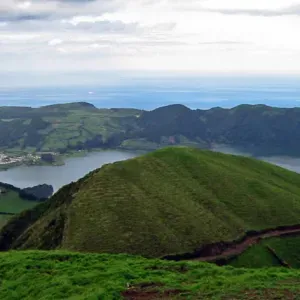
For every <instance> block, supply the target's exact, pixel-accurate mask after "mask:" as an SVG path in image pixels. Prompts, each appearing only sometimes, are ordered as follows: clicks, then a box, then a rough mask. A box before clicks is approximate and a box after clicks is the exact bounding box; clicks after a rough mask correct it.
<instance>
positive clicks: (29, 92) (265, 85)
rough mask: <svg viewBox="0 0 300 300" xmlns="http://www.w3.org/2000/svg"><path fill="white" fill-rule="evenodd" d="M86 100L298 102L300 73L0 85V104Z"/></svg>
mask: <svg viewBox="0 0 300 300" xmlns="http://www.w3.org/2000/svg"><path fill="white" fill-rule="evenodd" d="M76 101H85V102H89V103H92V104H94V105H95V106H97V107H99V108H121V107H122V108H123V107H124V108H125V107H126V108H138V109H146V110H151V109H154V108H157V107H160V106H164V105H169V104H175V103H180V104H184V105H186V106H188V107H190V108H192V109H196V108H199V109H209V108H211V107H216V106H220V107H224V108H231V107H234V106H237V105H239V104H266V105H270V106H276V107H298V106H300V77H292V76H287V77H278V76H277V77H275V76H274V77H253V76H251V77H245V76H244V77H240V78H239V77H212V76H211V77H190V78H188V77H182V78H180V77H178V78H172V77H170V78H166V77H163V78H155V79H151V78H148V79H147V78H146V79H145V78H143V79H141V80H138V79H135V80H132V81H126V82H124V83H123V84H116V85H112V84H111V85H107V86H105V85H101V83H99V84H86V85H83V84H81V85H78V84H76V85H75V84H74V85H66V86H64V85H61V84H60V85H58V86H55V85H52V86H44V87H43V86H39V87H21V88H11V87H0V106H32V107H39V106H43V105H49V104H56V103H66V102H76Z"/></svg>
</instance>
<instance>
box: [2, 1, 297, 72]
mask: <svg viewBox="0 0 300 300" xmlns="http://www.w3.org/2000/svg"><path fill="white" fill-rule="evenodd" d="M299 29H300V1H295V0H294V1H291V0H26V1H23V0H0V62H1V63H0V73H1V74H5V73H8V72H12V73H19V74H26V73H30V72H44V73H47V74H50V73H51V74H55V73H57V74H59V73H62V72H77V73H78V72H79V73H80V72H82V73H86V72H94V71H101V72H104V74H105V72H110V74H111V73H114V72H123V71H130V72H158V73H159V72H161V73H163V72H167V73H168V72H169V73H170V74H172V73H174V74H175V73H176V74H177V73H182V74H183V73H185V72H191V73H193V72H194V73H202V74H208V73H243V74H248V73H249V74H250V73H259V74H265V73H267V74H300V39H299ZM104 76H105V75H104Z"/></svg>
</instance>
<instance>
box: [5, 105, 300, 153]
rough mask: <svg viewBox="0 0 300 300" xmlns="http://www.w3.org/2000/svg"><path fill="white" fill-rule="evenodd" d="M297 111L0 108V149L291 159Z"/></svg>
mask: <svg viewBox="0 0 300 300" xmlns="http://www.w3.org/2000/svg"><path fill="white" fill-rule="evenodd" d="M299 120H300V108H292V109H283V108H274V107H268V106H265V105H254V106H251V105H240V106H237V107H235V108H233V109H222V108H213V109H210V110H190V109H189V108H187V107H185V106H183V105H171V106H167V107H161V108H158V109H155V110H153V111H149V112H147V111H141V110H136V109H97V108H95V107H94V106H93V105H91V104H88V103H84V102H79V103H69V104H62V105H50V106H45V107H41V108H36V109H33V108H28V107H23V108H22V107H0V131H1V133H2V134H1V137H0V149H2V150H6V151H9V152H11V153H20V152H22V151H23V152H26V153H29V152H34V151H38V152H39V151H43V152H49V151H54V152H61V153H65V152H68V151H73V150H82V149H85V150H88V149H93V148H123V149H134V150H154V149H157V148H160V147H162V146H165V145H174V144H175V145H197V146H200V147H202V148H210V147H211V146H212V144H214V143H216V144H220V143H221V144H227V145H231V146H235V147H238V148H240V149H241V150H244V151H248V152H250V153H253V154H254V155H271V154H286V155H297V154H298V153H299V151H300V142H299V141H300V130H299V129H300V121H299Z"/></svg>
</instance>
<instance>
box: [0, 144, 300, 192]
mask: <svg viewBox="0 0 300 300" xmlns="http://www.w3.org/2000/svg"><path fill="white" fill-rule="evenodd" d="M213 150H215V151H219V152H223V153H229V154H236V155H243V156H250V154H249V153H243V152H240V151H237V150H236V149H234V148H232V147H228V146H222V145H218V146H216V147H215V148H214V149H213ZM137 155H138V154H137V153H134V152H132V153H130V152H123V151H102V152H92V153H89V154H88V155H87V156H84V157H74V158H69V159H67V160H66V161H65V165H64V166H58V167H52V166H31V167H27V166H20V167H16V168H13V169H9V170H8V171H3V172H0V182H5V183H9V184H12V185H14V186H16V187H19V188H26V187H30V186H35V185H38V184H43V183H47V184H51V185H52V186H53V187H54V190H55V191H57V190H58V189H59V188H61V187H62V186H64V185H66V184H68V183H70V182H72V181H76V180H78V179H79V178H81V177H83V176H85V175H86V174H87V173H89V172H91V171H93V170H95V169H97V168H100V167H101V166H103V165H104V164H107V163H112V162H115V161H121V160H126V159H130V158H133V157H136V156H137ZM258 159H262V160H264V161H267V162H270V163H272V164H276V165H279V166H281V167H283V168H286V169H289V170H292V171H295V172H298V173H300V158H292V157H284V156H281V157H279V156H272V157H258Z"/></svg>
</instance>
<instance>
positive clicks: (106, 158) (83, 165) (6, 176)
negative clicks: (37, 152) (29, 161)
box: [0, 151, 137, 191]
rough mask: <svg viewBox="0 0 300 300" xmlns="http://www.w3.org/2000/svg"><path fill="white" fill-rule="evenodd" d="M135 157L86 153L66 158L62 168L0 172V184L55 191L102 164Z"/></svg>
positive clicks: (23, 168) (20, 169) (105, 152)
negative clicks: (46, 187) (39, 187)
mask: <svg viewBox="0 0 300 300" xmlns="http://www.w3.org/2000/svg"><path fill="white" fill-rule="evenodd" d="M135 156H137V154H135V153H129V152H122V151H102V152H92V153H88V155H87V156H84V157H74V158H68V159H67V160H66V161H65V165H64V166H58V167H54V166H31V167H27V166H20V167H16V168H13V169H9V170H8V171H3V172H0V182H5V183H9V184H12V185H14V186H16V187H19V188H26V187H30V186H35V185H38V184H44V183H47V184H51V185H52V186H53V187H54V190H55V191H57V190H58V189H59V188H61V187H62V186H64V185H66V184H68V183H70V182H72V181H76V180H78V179H79V178H81V177H83V176H84V175H86V174H87V173H89V172H91V171H93V170H95V169H97V168H100V167H101V166H103V165H104V164H107V163H112V162H115V161H121V160H126V159H129V158H133V157H135Z"/></svg>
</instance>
